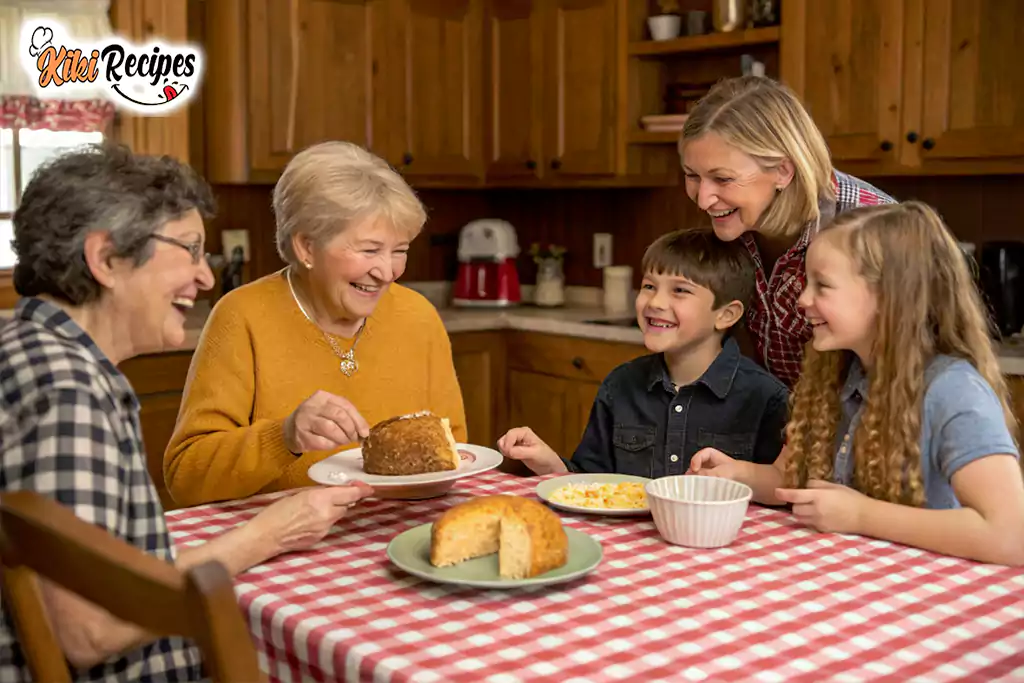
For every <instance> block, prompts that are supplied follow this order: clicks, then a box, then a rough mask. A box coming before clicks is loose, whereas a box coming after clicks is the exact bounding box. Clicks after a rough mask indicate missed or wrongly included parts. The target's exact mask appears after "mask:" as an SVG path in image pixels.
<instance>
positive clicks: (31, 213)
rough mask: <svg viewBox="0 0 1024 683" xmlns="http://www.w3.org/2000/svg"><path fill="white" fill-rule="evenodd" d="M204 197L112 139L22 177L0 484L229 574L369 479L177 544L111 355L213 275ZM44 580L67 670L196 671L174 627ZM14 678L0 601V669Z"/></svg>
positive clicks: (321, 517)
mask: <svg viewBox="0 0 1024 683" xmlns="http://www.w3.org/2000/svg"><path fill="white" fill-rule="evenodd" d="M212 208H213V201H212V197H211V194H210V189H209V187H208V186H207V185H206V183H205V182H204V181H203V180H202V179H200V178H199V177H198V176H196V175H195V173H194V172H193V171H192V170H191V169H189V168H188V167H187V166H184V165H182V164H179V163H177V162H176V161H173V160H172V159H170V158H163V159H156V158H148V157H141V156H135V155H133V154H131V152H129V151H128V150H127V149H125V148H121V147H106V146H98V147H90V148H86V149H83V150H76V151H73V152H70V153H68V154H66V155H64V156H61V157H59V158H57V159H56V160H55V161H53V162H51V163H50V164H48V165H46V166H44V167H43V168H41V169H40V170H38V171H37V172H36V174H35V175H34V176H33V178H32V181H31V182H30V183H29V184H28V186H27V187H26V188H25V194H24V196H23V197H22V200H21V204H20V206H19V207H18V210H17V212H16V213H15V215H14V250H15V253H16V254H17V257H18V263H17V266H16V267H15V269H14V286H15V288H16V290H17V291H18V293H19V294H20V295H21V298H20V299H19V301H18V303H17V307H16V309H15V312H14V317H13V318H12V319H11V320H10V321H8V322H7V323H5V324H4V325H3V326H2V327H0V453H2V454H3V458H2V460H0V495H2V493H3V492H4V491H15V490H33V491H36V492H37V493H40V494H42V495H46V496H50V497H52V498H54V499H56V500H57V501H58V502H60V503H63V504H64V505H67V506H68V507H69V508H71V509H72V510H73V511H74V512H75V513H76V514H77V515H78V516H79V517H81V518H82V519H84V520H86V521H88V522H91V523H93V524H96V525H97V526H99V527H101V528H103V529H105V530H107V531H108V532H109V533H111V534H112V535H114V536H115V537H117V538H119V539H121V540H123V541H125V542H126V543H128V544H130V545H133V546H135V547H137V548H138V549H139V550H140V551H142V552H146V553H150V554H152V555H154V556H156V557H158V558H160V559H162V560H165V561H167V562H170V563H174V564H175V565H176V566H177V567H179V568H183V569H184V568H187V567H190V566H193V565H196V564H201V563H202V562H205V561H207V560H211V559H213V560H217V561H219V562H221V564H223V565H224V566H225V567H226V568H227V570H228V571H229V572H231V573H232V574H234V573H237V572H240V571H243V570H245V569H248V568H249V567H251V566H252V565H255V564H259V563H261V562H263V561H265V560H267V559H269V558H270V557H273V556H274V555H277V554H279V553H282V552H287V551H291V550H298V549H302V548H306V547H309V546H311V545H313V544H315V543H317V542H319V541H320V540H321V539H322V538H323V537H324V536H325V534H327V533H328V531H329V530H330V529H331V526H332V525H333V524H334V522H335V521H337V520H338V519H339V518H340V517H342V516H343V515H344V514H345V512H346V510H347V508H348V507H349V506H351V505H352V504H354V503H355V502H356V501H358V500H359V499H361V498H363V497H365V496H366V495H368V494H369V493H372V489H370V488H369V487H367V486H365V485H360V484H356V485H352V486H338V487H313V488H308V489H305V490H303V491H301V492H299V493H296V494H293V495H291V496H287V497H285V498H282V499H280V500H278V501H276V502H275V503H273V504H271V505H269V506H268V507H266V508H264V509H263V510H262V511H261V512H260V513H259V514H258V515H257V516H256V517H255V518H254V519H253V520H251V521H250V522H249V523H247V524H245V525H243V526H241V527H237V528H235V529H232V530H231V531H228V532H227V533H225V534H223V535H222V536H220V537H218V538H216V539H214V540H212V541H210V542H209V543H207V544H205V545H203V546H200V547H195V548H183V549H180V551H176V550H175V548H174V546H173V544H172V542H171V538H170V536H169V534H168V531H167V526H166V524H165V522H164V517H163V509H162V508H161V505H160V499H159V497H158V496H157V492H156V489H155V488H154V486H153V482H152V480H151V479H150V476H149V474H148V472H147V470H146V456H145V453H144V451H143V441H142V434H141V428H140V424H139V401H138V398H137V397H136V395H135V393H134V392H133V391H132V388H131V386H130V385H129V383H128V381H127V380H126V379H125V377H124V375H122V374H121V372H119V371H118V369H117V366H118V364H119V363H121V362H122V361H124V360H126V359H128V358H131V357H132V356H136V355H139V354H143V353H158V352H160V351H163V350H167V349H174V348H176V347H178V346H180V345H181V344H182V343H183V342H184V340H185V330H184V323H185V313H186V312H187V311H188V309H190V308H192V306H193V304H194V302H195V300H196V296H197V295H198V294H199V292H200V291H202V290H207V289H209V288H210V287H211V286H212V284H213V275H212V273H211V272H210V268H209V266H208V265H207V263H206V260H205V259H204V258H203V243H204V240H205V229H204V227H203V217H204V216H206V215H209V213H210V212H211V210H212ZM43 590H44V595H45V597H46V603H47V605H48V607H49V611H50V614H49V618H50V623H51V624H53V626H54V629H55V631H56V635H57V638H58V641H59V643H60V645H61V646H62V649H63V650H64V653H65V655H66V657H67V659H68V661H69V662H70V663H71V664H72V666H74V667H75V668H76V669H77V671H76V672H75V679H76V680H97V681H98V680H113V679H115V678H116V679H118V680H135V681H148V680H176V681H190V680H199V679H201V678H202V674H203V672H202V666H201V662H200V659H199V654H198V651H197V650H196V649H195V648H194V647H193V646H191V645H190V644H189V643H187V642H185V641H183V640H181V639H180V638H156V637H155V636H153V635H152V634H149V633H145V632H142V631H140V630H139V629H138V628H135V627H134V626H132V625H129V624H126V623H123V622H121V621H119V620H118V619H116V618H115V617H113V616H111V615H110V614H109V613H108V612H105V611H103V610H100V609H98V608H96V607H95V606H93V605H92V604H90V603H87V602H85V601H83V600H81V599H80V598H78V597H76V596H74V595H73V594H71V593H68V592H67V591H65V590H63V589H61V588H59V587H57V586H54V585H51V584H44V585H43ZM111 590H117V586H112V587H111ZM0 607H3V605H2V603H0ZM28 678H29V675H28V671H27V670H26V669H25V657H24V654H23V653H22V652H21V649H20V646H19V642H18V634H17V633H16V632H15V630H14V627H13V624H12V622H11V620H10V615H9V614H8V612H7V610H0V680H2V681H8V680H28Z"/></svg>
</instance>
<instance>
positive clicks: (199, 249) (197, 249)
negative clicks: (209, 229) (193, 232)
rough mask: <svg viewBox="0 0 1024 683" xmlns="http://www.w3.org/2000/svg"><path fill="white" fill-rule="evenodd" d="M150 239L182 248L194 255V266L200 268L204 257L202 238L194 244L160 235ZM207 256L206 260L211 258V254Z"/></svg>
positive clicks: (153, 235) (154, 234)
mask: <svg viewBox="0 0 1024 683" xmlns="http://www.w3.org/2000/svg"><path fill="white" fill-rule="evenodd" d="M150 238H152V239H155V240H157V241H158V242H166V243H167V244H173V245H174V246H176V247H181V248H182V249H184V250H185V251H187V252H188V253H189V254H191V255H192V265H194V266H198V265H199V262H200V261H201V260H202V258H203V256H204V254H203V240H202V239H201V238H200V239H197V240H196V241H194V242H185V241H182V240H179V239H176V238H174V237H168V236H167V235H160V234H158V233H153V234H152V235H150ZM205 256H206V258H210V255H209V254H206V255H205Z"/></svg>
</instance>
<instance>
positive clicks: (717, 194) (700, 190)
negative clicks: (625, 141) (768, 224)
mask: <svg viewBox="0 0 1024 683" xmlns="http://www.w3.org/2000/svg"><path fill="white" fill-rule="evenodd" d="M682 152H683V154H682V156H683V173H684V174H685V177H686V194H688V195H689V196H690V199H692V200H693V201H694V202H696V203H697V206H699V207H700V208H701V210H702V211H706V212H707V213H708V215H709V216H711V222H712V226H713V227H714V230H715V234H716V235H718V237H719V239H722V240H725V241H731V240H734V239H736V238H737V237H739V236H740V235H742V234H743V233H745V232H747V231H750V230H756V229H757V227H758V221H759V220H760V218H761V215H762V214H763V213H764V212H765V210H766V209H767V208H768V206H769V205H770V204H771V203H772V201H773V200H774V198H775V195H776V193H777V192H778V191H779V190H780V189H782V188H785V187H787V186H788V185H789V183H790V182H792V179H793V166H792V163H790V162H789V161H788V160H784V161H783V162H782V163H780V164H779V166H778V168H774V169H765V168H763V167H762V166H761V164H759V163H758V162H757V160H756V159H754V157H752V156H750V155H749V154H745V153H744V152H742V151H740V150H739V149H737V148H736V147H734V146H733V145H730V144H728V143H727V142H725V140H724V139H722V137H721V136H720V135H718V134H717V133H715V132H707V133H704V134H703V135H700V136H699V137H696V138H694V139H691V140H687V141H686V143H685V145H684V146H683V150H682Z"/></svg>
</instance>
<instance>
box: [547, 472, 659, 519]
mask: <svg viewBox="0 0 1024 683" xmlns="http://www.w3.org/2000/svg"><path fill="white" fill-rule="evenodd" d="M624 481H635V482H637V483H639V484H646V483H647V482H649V481H650V479H648V478H647V477H635V476H633V475H631V474H567V475H565V476H564V477H555V478H554V479H548V480H546V481H542V482H541V483H539V484H537V497H538V498H540V499H541V500H543V501H544V502H545V503H547V504H548V505H550V506H551V507H555V508H558V509H559V510H565V511H566V512H581V513H585V514H588V515H610V516H612V517H639V516H642V515H649V514H651V508H650V506H646V507H642V508H588V507H581V506H579V505H569V504H567V503H558V502H555V501H553V500H551V494H552V493H554V492H555V491H556V490H558V489H560V488H562V487H563V486H565V485H566V484H618V483H620V482H624Z"/></svg>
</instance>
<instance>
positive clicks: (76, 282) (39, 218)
mask: <svg viewBox="0 0 1024 683" xmlns="http://www.w3.org/2000/svg"><path fill="white" fill-rule="evenodd" d="M192 209H196V210H198V211H199V213H200V214H201V215H202V216H203V217H204V218H208V217H210V216H212V215H213V213H214V210H215V205H214V200H213V193H212V191H211V190H210V186H209V185H208V184H207V183H206V181H205V180H203V178H202V177H200V176H199V174H198V173H196V172H195V171H194V170H193V169H192V168H191V167H189V166H187V165H185V164H183V163H181V162H179V161H177V160H175V159H173V158H171V157H169V156H164V157H149V156H142V155H138V154H133V153H132V152H131V151H130V150H129V149H128V148H127V147H125V146H122V145H113V144H109V143H99V144H96V145H88V146H85V147H82V148H76V149H74V150H72V151H70V152H67V153H65V154H62V155H61V156H58V157H57V158H55V159H53V160H52V161H50V162H48V163H47V164H45V165H43V166H42V167H41V168H39V169H38V170H37V171H36V172H35V174H34V175H33V176H32V180H31V181H30V182H29V183H28V186H27V187H26V188H25V192H24V194H23V195H22V198H21V204H20V205H19V206H18V209H17V211H16V212H15V214H14V240H13V241H12V243H11V244H12V246H13V247H14V253H15V254H16V255H17V257H18V262H17V264H16V265H15V267H14V288H15V291H17V292H18V294H20V295H21V296H37V295H40V294H45V295H49V296H52V297H55V298H57V299H60V300H62V301H66V302H68V303H70V304H72V305H75V306H80V305H82V304H86V303H89V302H91V301H95V300H97V299H99V298H100V296H101V295H102V293H103V287H102V286H101V285H100V284H99V283H98V282H97V281H96V279H95V278H94V277H93V275H92V272H91V271H90V269H89V265H88V264H87V263H86V261H85V252H84V248H85V238H86V236H87V235H89V234H90V233H92V232H97V231H105V232H109V233H110V241H111V244H112V245H113V254H112V256H115V257H118V258H124V259H129V260H131V261H132V263H133V264H134V265H135V267H139V266H141V265H142V264H144V263H145V262H146V261H147V260H148V259H149V258H150V256H152V254H153V244H152V241H151V240H150V236H151V235H153V234H154V233H156V232H157V231H159V230H160V229H161V228H162V227H163V226H164V225H165V224H167V223H168V222H169V221H172V220H176V219H178V218H181V217H182V216H183V215H184V214H186V213H188V212H189V211H191V210H192Z"/></svg>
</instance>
